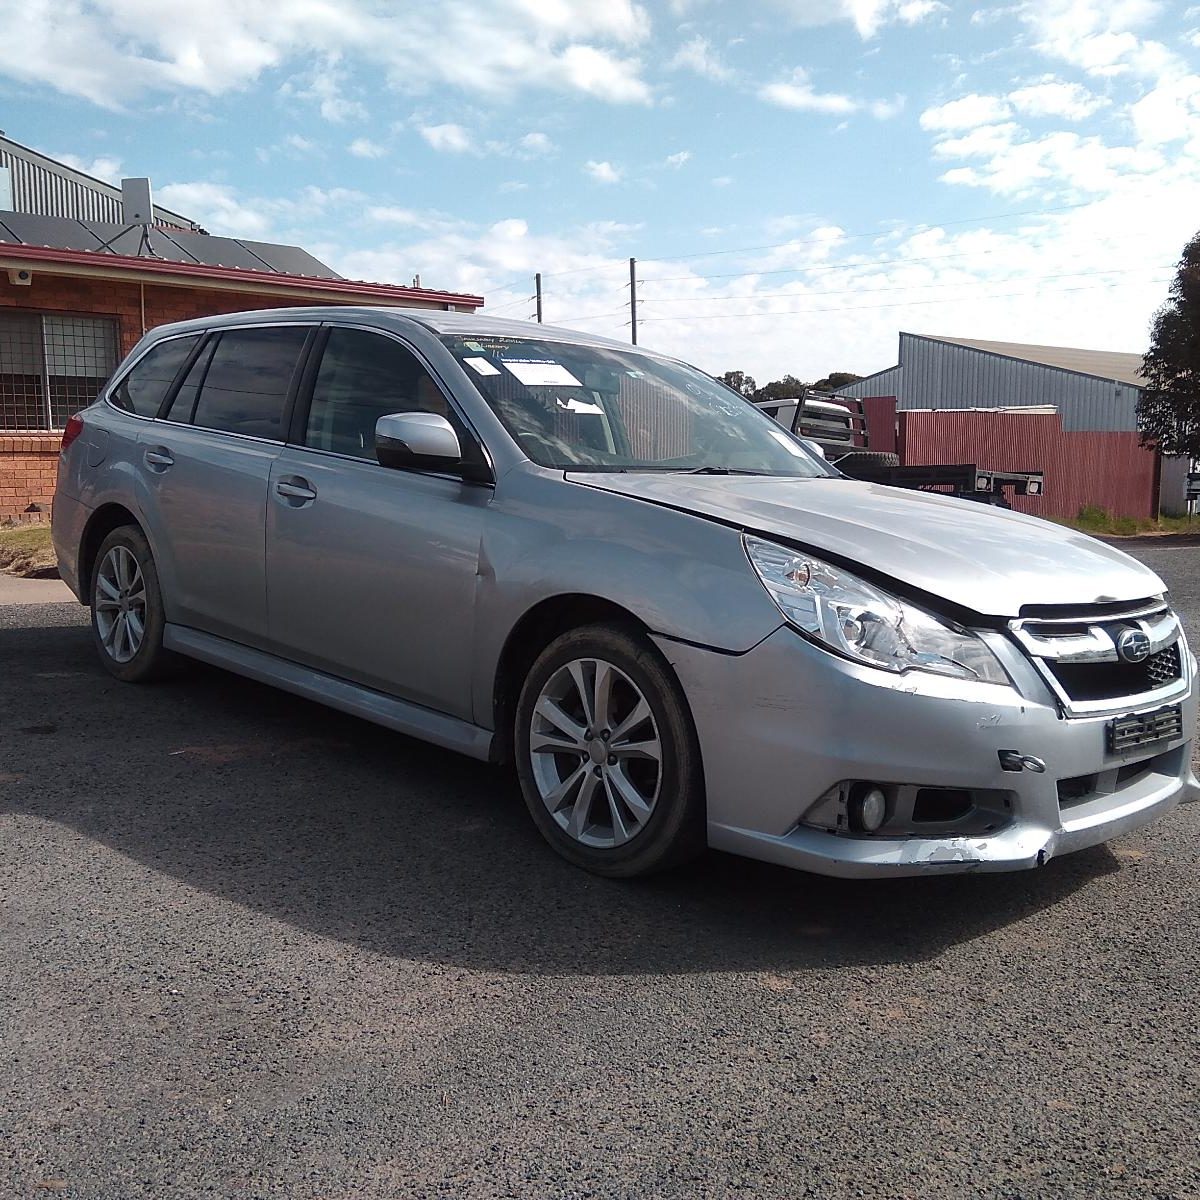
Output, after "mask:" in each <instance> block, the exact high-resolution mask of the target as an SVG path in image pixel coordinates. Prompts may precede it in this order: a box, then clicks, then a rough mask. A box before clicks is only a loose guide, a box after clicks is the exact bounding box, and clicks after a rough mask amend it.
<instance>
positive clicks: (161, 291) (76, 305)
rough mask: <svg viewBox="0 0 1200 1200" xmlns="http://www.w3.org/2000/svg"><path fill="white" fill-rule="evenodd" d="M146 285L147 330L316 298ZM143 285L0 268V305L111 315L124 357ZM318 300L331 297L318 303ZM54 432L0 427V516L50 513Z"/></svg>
mask: <svg viewBox="0 0 1200 1200" xmlns="http://www.w3.org/2000/svg"><path fill="white" fill-rule="evenodd" d="M144 286H145V295H144V300H145V306H146V308H145V328H146V329H153V328H154V327H155V326H156V325H164V324H167V323H168V322H171V321H183V320H187V319H189V318H191V317H207V316H216V315H217V314H219V313H229V312H242V311H244V310H246V309H254V308H287V307H291V306H294V305H297V304H300V305H307V304H315V303H317V301H304V300H301V301H296V300H293V299H289V298H287V297H280V296H276V295H262V294H259V293H255V292H224V291H214V290H212V289H208V288H193V287H169V286H165V285H160V284H150V283H147V284H145V285H144ZM142 302H143V294H142V285H139V284H137V283H118V282H114V281H112V280H104V279H89V278H86V277H83V276H66V275H63V276H55V275H50V274H47V273H46V272H45V271H42V270H38V269H36V268H35V269H34V271H33V280H32V282H31V283H30V284H29V285H28V286H20V285H17V284H11V283H9V282H8V277H7V273H0V309H4V308H22V309H29V310H32V311H37V312H49V313H56V312H57V313H72V314H75V315H88V316H106V317H113V318H115V319H116V321H117V355H118V358H123V357H124V356H125V355H126V354H127V353H128V352H129V351H130V350H131V349H132V348H133V346H134V344H135V343H136V342H137V340H138V338H140V337H141V336H142V333H143V326H142ZM321 303H329V302H328V301H321ZM58 444H59V435H58V434H53V435H51V436H46V435H44V434H36V433H35V434H30V435H25V434H21V433H19V432H18V434H17V436H10V435H9V434H8V433H0V522H2V521H10V520H13V519H19V520H37V519H39V518H37V517H36V516H26V515H25V510H26V509H27V508H28V507H29V505H30V504H38V505H41V506H43V507H44V508H45V510H46V513H47V514H48V513H49V511H50V504H51V501H52V500H53V498H54V480H55V472H56V470H57V465H58Z"/></svg>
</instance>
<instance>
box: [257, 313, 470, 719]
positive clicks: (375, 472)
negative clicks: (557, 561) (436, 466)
mask: <svg viewBox="0 0 1200 1200" xmlns="http://www.w3.org/2000/svg"><path fill="white" fill-rule="evenodd" d="M320 355H321V357H320V361H319V365H318V366H317V367H316V369H315V371H313V370H311V369H310V372H309V375H310V378H311V380H312V383H311V388H310V394H309V397H308V399H307V408H306V409H305V410H304V411H303V412H301V413H299V414H298V415H297V419H296V420H295V422H294V424H293V430H295V431H296V437H295V444H290V445H288V446H287V447H285V448H284V449H283V451H282V452H281V453H280V455H279V457H278V458H277V459H276V460H275V462H274V464H273V467H272V471H271V487H270V499H269V504H268V516H267V597H268V615H269V622H270V631H271V639H272V642H273V644H274V648H275V650H276V652H277V653H280V654H283V655H285V656H286V657H288V658H291V659H293V660H295V661H299V662H303V663H305V664H308V665H311V666H313V667H316V668H318V669H320V670H322V671H326V672H329V673H331V674H334V675H337V676H340V677H342V678H346V679H350V680H353V681H355V682H358V683H361V684H364V685H366V686H368V687H372V688H375V689H377V690H381V691H385V692H388V693H391V694H393V695H396V696H401V697H403V698H405V699H408V700H411V701H413V702H415V703H418V704H421V705H424V706H426V707H429V708H434V709H437V710H438V711H440V712H444V713H449V714H451V715H453V716H457V717H461V718H464V719H468V720H469V719H470V718H471V701H470V692H471V674H472V662H473V657H474V653H473V642H474V626H475V590H476V577H477V570H478V565H479V547H480V538H481V534H482V528H483V521H484V516H485V513H486V511H487V507H488V504H489V503H490V501H491V498H492V491H491V489H490V487H485V486H481V485H479V484H474V483H468V482H465V481H464V480H463V479H462V478H461V477H458V476H456V475H454V474H451V473H435V472H430V471H417V470H407V469H393V468H387V467H383V466H381V465H380V464H379V463H378V462H377V461H376V459H375V453H374V432H375V422H376V421H377V420H378V418H379V417H381V416H384V415H386V414H388V413H397V412H420V411H425V412H438V413H441V414H442V415H445V416H447V417H448V418H450V419H451V422H452V423H453V424H456V428H457V429H458V431H459V436H460V440H464V439H469V438H471V437H472V435H471V434H470V433H469V431H468V430H467V428H466V426H465V424H464V423H463V422H462V420H461V418H460V417H459V416H458V414H457V413H456V412H455V410H454V408H453V406H452V404H451V403H450V402H449V401H448V399H447V397H446V394H445V392H444V391H443V390H442V388H441V386H440V385H439V384H438V383H437V381H436V380H435V379H434V378H433V376H432V375H431V373H430V372H429V371H428V369H427V368H426V367H425V366H424V365H423V363H422V362H421V361H420V360H419V359H418V358H417V356H416V355H415V354H414V353H413V351H412V350H411V349H409V348H408V347H407V346H405V345H404V344H403V343H402V342H400V341H399V340H397V339H396V338H394V337H392V336H391V335H388V334H384V333H382V332H379V331H375V330H369V329H365V328H355V327H348V326H346V327H343V326H334V327H332V328H330V329H329V330H328V332H327V333H326V335H325V344H324V346H323V347H322V348H321V351H320ZM302 407H303V404H302Z"/></svg>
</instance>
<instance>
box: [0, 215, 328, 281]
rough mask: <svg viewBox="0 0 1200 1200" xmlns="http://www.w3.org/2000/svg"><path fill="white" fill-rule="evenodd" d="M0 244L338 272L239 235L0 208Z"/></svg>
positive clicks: (283, 271)
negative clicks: (117, 222) (224, 234)
mask: <svg viewBox="0 0 1200 1200" xmlns="http://www.w3.org/2000/svg"><path fill="white" fill-rule="evenodd" d="M0 243H3V244H8V245H16V246H42V247H46V248H49V249H56V250H88V251H91V252H92V253H93V254H111V255H119V256H122V257H132V258H146V259H150V260H152V261H153V260H155V259H159V260H164V261H166V262H177V263H199V264H204V265H206V266H210V267H234V268H241V269H243V270H249V271H273V272H275V273H276V274H279V275H303V276H306V277H310V278H317V279H340V278H341V276H340V275H338V273H337V272H336V271H334V270H332V269H331V268H330V267H327V266H326V265H325V264H324V263H323V262H321V261H320V260H319V259H316V258H313V256H312V255H311V254H309V253H308V251H307V250H301V249H300V247H299V246H277V245H272V244H270V243H268V242H249V241H242V240H241V239H239V238H226V237H213V236H212V235H211V234H207V233H191V232H185V231H183V230H179V229H159V228H157V227H155V226H142V225H118V224H110V223H109V222H107V221H77V220H74V219H72V218H70V217H43V216H38V215H35V214H33V213H19V212H0Z"/></svg>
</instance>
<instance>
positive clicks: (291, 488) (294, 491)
mask: <svg viewBox="0 0 1200 1200" xmlns="http://www.w3.org/2000/svg"><path fill="white" fill-rule="evenodd" d="M275 491H276V493H277V494H278V495H280V496H282V497H283V498H284V499H285V500H287V501H289V502H291V503H292V504H293V505H294V506H295V507H297V508H301V507H303V506H304V505H305V504H311V503H312V501H314V500H315V499H316V498H317V493H316V489H315V488H313V487H312V486H311V485H310V484H309V482H308V480H307V479H301V478H300V477H299V476H298V475H293V476H292V477H291V478H290V479H281V480H280V481H279V482H278V483H277V484H276V485H275Z"/></svg>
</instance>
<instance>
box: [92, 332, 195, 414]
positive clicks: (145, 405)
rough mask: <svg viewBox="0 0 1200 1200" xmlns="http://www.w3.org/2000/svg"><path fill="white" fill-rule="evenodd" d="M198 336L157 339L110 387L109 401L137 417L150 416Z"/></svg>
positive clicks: (156, 410) (155, 410) (161, 399)
mask: <svg viewBox="0 0 1200 1200" xmlns="http://www.w3.org/2000/svg"><path fill="white" fill-rule="evenodd" d="M198 340H199V336H198V335H197V336H193V337H178V338H170V339H168V340H167V341H165V342H159V343H158V345H157V346H155V347H154V349H153V350H151V351H150V353H149V354H147V355H145V356H144V357H143V358H142V359H141V361H140V362H139V363H138V364H137V366H136V367H134V368H133V370H132V371H130V372H129V374H128V375H126V376H125V378H124V379H122V380H121V382H120V383H119V384H117V386H116V387H115V388H114V389H113V393H112V402H113V403H114V404H115V405H116V406H117V407H118V408H123V409H125V411H126V412H131V413H137V415H138V416H139V417H153V416H155V415H157V413H158V406H159V405H160V404H161V403H162V402H163V397H164V396H165V395H166V394H167V388H169V387H170V386H171V384H172V383H174V382H175V376H176V375H177V374H179V368H180V367H182V366H183V364H184V363H185V362H186V361H187V356H188V355H189V354H191V352H192V348H193V347H194V346H195V345H196V342H197V341H198Z"/></svg>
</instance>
